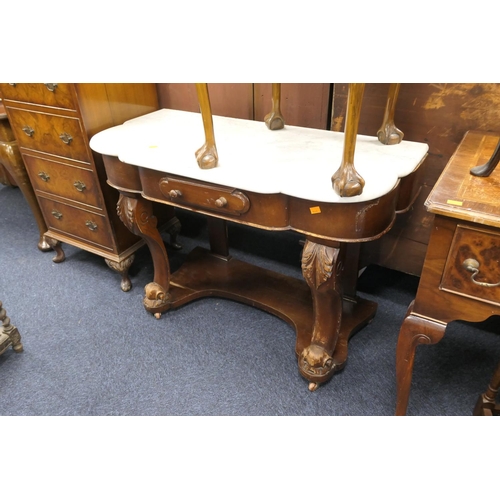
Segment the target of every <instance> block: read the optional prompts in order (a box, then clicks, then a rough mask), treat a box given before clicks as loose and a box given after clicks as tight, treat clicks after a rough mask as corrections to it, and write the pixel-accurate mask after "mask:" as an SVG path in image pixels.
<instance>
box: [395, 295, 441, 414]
mask: <svg viewBox="0 0 500 500" xmlns="http://www.w3.org/2000/svg"><path fill="white" fill-rule="evenodd" d="M445 330H446V324H445V323H440V322H438V321H432V320H430V319H427V318H424V317H421V316H416V315H413V303H412V304H411V305H410V307H409V309H408V312H407V315H406V318H405V320H404V321H403V324H402V326H401V329H400V331H399V337H398V345H397V349H396V379H397V401H396V415H406V409H407V408H408V400H409V396H410V387H411V378H412V373H413V362H414V360H415V349H416V348H417V346H418V345H420V344H436V343H437V342H439V341H440V340H441V339H442V338H443V336H444V333H445Z"/></svg>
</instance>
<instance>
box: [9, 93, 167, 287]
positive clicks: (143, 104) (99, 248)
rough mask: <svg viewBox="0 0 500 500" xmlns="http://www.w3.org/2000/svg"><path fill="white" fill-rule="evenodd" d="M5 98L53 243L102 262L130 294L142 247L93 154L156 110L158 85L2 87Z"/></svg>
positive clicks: (60, 254) (60, 255) (58, 259)
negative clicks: (112, 131)
mask: <svg viewBox="0 0 500 500" xmlns="http://www.w3.org/2000/svg"><path fill="white" fill-rule="evenodd" d="M0 96H1V97H2V98H3V102H4V104H5V109H6V112H7V115H8V118H9V121H10V124H11V127H12V130H13V132H14V135H15V137H16V140H17V143H18V146H19V149H20V151H21V154H22V157H23V160H24V163H25V165H26V169H27V171H28V174H29V177H30V180H31V184H32V186H33V188H34V191H35V194H36V197H37V199H38V203H39V205H40V207H41V210H42V213H43V216H44V219H45V222H46V224H47V228H48V230H47V232H46V234H45V236H46V239H47V241H48V242H49V243H50V244H51V246H53V248H54V249H55V250H56V252H57V255H56V257H54V259H53V260H54V261H55V262H61V261H62V260H64V258H65V256H64V252H63V250H62V247H61V246H60V242H63V243H68V244H71V245H74V246H77V247H79V248H81V249H84V250H87V251H89V252H93V253H95V254H97V255H100V256H102V257H104V259H105V260H106V263H107V264H108V266H109V267H111V268H112V269H114V270H115V271H117V272H119V273H120V274H121V276H122V283H121V287H122V289H123V290H124V291H126V290H128V289H130V286H131V284H130V280H129V278H128V269H129V267H130V265H131V263H132V261H133V256H134V252H135V251H136V249H137V248H138V247H139V246H141V245H142V244H143V242H142V240H141V239H140V238H139V237H137V236H135V235H133V234H131V233H130V232H129V231H128V230H127V229H126V228H125V227H124V225H123V224H122V222H121V221H120V220H119V219H118V216H117V214H116V203H117V201H118V193H117V192H116V190H114V189H111V188H110V187H109V186H108V185H107V183H106V176H105V172H104V167H103V163H102V158H101V157H100V155H97V154H95V153H93V152H92V150H91V149H90V148H89V140H90V138H91V137H92V136H93V135H94V134H95V133H97V132H99V131H101V130H103V129H105V128H108V127H110V126H112V125H116V124H119V123H122V122H123V121H124V120H128V119H131V118H135V117H137V116H140V115H143V114H146V113H149V112H151V111H154V110H156V109H158V99H157V93H156V86H155V84H104V83H103V84H90V83H85V84H81V83H77V84H72V83H46V84H44V83H17V84H15V83H2V84H0Z"/></svg>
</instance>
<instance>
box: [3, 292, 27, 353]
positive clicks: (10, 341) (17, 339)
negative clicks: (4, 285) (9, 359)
mask: <svg viewBox="0 0 500 500" xmlns="http://www.w3.org/2000/svg"><path fill="white" fill-rule="evenodd" d="M0 322H1V325H0V337H1V336H2V335H3V336H6V337H7V342H6V343H3V342H1V341H0V354H1V353H2V352H4V351H5V349H7V348H8V346H9V345H11V346H12V349H14V351H15V352H23V344H22V343H21V335H20V334H19V331H18V329H17V328H16V327H15V326H14V325H11V324H10V319H9V318H8V316H7V311H6V310H5V309H4V308H3V306H2V302H0ZM2 346H3V347H2Z"/></svg>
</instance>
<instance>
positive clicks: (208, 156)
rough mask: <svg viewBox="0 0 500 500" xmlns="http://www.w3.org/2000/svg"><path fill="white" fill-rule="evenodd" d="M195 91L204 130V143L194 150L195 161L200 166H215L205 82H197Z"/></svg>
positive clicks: (215, 155)
mask: <svg viewBox="0 0 500 500" xmlns="http://www.w3.org/2000/svg"><path fill="white" fill-rule="evenodd" d="M196 93H197V95H198V103H199V105H200V112H201V117H202V120H203V130H204V132H205V144H203V146H202V147H201V148H200V149H198V150H197V151H196V153H195V154H196V161H197V162H198V166H199V167H200V168H203V169H209V168H214V167H216V166H217V161H218V159H219V156H218V154H217V147H216V145H215V134H214V124H213V119H212V108H211V106H210V96H209V94H208V85H207V84H206V83H197V84H196Z"/></svg>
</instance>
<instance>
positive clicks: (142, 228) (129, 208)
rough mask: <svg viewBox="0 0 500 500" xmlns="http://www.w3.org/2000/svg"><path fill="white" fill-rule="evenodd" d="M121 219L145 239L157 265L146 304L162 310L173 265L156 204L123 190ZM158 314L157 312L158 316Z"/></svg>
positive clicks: (150, 309) (156, 311)
mask: <svg viewBox="0 0 500 500" xmlns="http://www.w3.org/2000/svg"><path fill="white" fill-rule="evenodd" d="M117 212H118V217H120V220H121V221H122V222H123V223H124V224H125V226H126V227H127V228H128V229H129V231H131V232H132V233H134V234H136V235H138V236H141V237H142V238H143V239H144V241H145V242H146V244H147V246H148V248H149V251H150V252H151V257H152V258H153V265H154V280H153V282H152V283H149V284H148V285H147V286H146V287H145V298H144V302H143V303H144V307H145V308H146V309H147V310H148V311H149V312H152V313H153V314H155V315H156V316H157V315H158V314H161V312H162V311H165V310H167V309H168V308H169V307H170V305H169V302H168V300H169V298H170V296H169V293H168V292H169V287H170V266H169V262H168V255H167V251H166V249H165V245H164V244H163V240H162V239H161V236H160V233H159V232H158V228H157V219H156V217H155V216H154V215H153V205H152V203H151V202H150V201H149V200H146V199H144V198H142V197H141V196H140V195H137V197H135V198H134V197H133V195H130V194H129V193H120V197H119V199H118V204H117ZM157 317H158V316H157Z"/></svg>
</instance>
